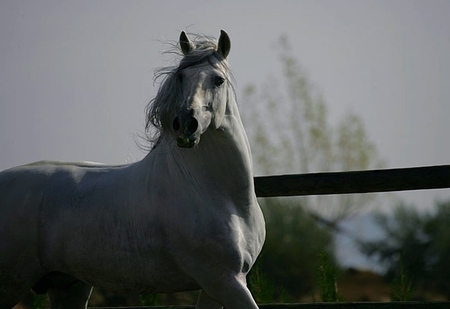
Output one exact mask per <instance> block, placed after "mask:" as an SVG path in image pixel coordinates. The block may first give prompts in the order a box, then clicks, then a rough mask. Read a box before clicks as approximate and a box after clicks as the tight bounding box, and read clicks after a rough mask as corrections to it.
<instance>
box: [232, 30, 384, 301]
mask: <svg viewBox="0 0 450 309" xmlns="http://www.w3.org/2000/svg"><path fill="white" fill-rule="evenodd" d="M278 46H279V61H280V65H281V68H282V76H283V79H282V83H281V84H280V79H278V78H270V81H269V82H266V83H264V84H263V85H261V86H259V87H258V86H255V85H248V86H247V87H245V89H244V95H243V102H244V104H242V105H241V114H242V116H243V120H244V124H245V126H246V129H247V133H248V135H249V140H250V143H251V146H252V152H253V156H254V164H255V170H256V172H257V174H266V175H271V174H282V173H309V172H320V171H338V170H359V169H370V168H377V167H380V166H381V165H382V163H381V160H380V159H379V158H378V153H377V151H376V147H375V145H374V143H373V142H371V141H370V140H369V138H368V136H367V133H366V130H365V128H364V124H363V121H362V120H361V118H360V117H358V116H357V115H355V114H349V115H347V116H346V117H345V118H344V119H343V120H342V121H341V122H340V123H339V124H338V125H337V126H333V125H331V124H330V121H329V119H328V110H327V105H326V102H325V100H324V98H323V95H322V94H321V92H320V91H319V90H318V89H317V87H316V86H315V85H314V84H313V83H312V82H311V81H310V79H309V76H308V74H307V72H306V70H305V69H304V68H303V67H302V66H301V65H300V63H299V62H298V60H297V59H296V58H295V56H294V53H293V50H292V48H291V47H290V45H289V42H288V40H287V38H286V37H282V38H280V40H279V42H278ZM255 106H257V108H255ZM373 198H374V196H373V195H347V196H334V197H325V196H315V197H301V198H283V199H264V200H260V203H261V206H262V208H263V212H264V214H265V218H266V221H267V240H266V244H265V247H264V249H263V252H262V255H261V257H260V260H259V262H258V265H257V269H258V273H259V276H260V277H262V278H265V279H264V280H265V281H266V282H267V281H272V282H273V286H272V287H271V288H270V290H271V291H273V294H274V299H275V300H278V301H279V300H280V298H281V295H282V294H283V291H284V292H286V293H289V295H290V296H291V297H300V296H305V295H311V294H312V293H314V290H315V289H317V284H318V282H317V279H318V274H321V275H323V276H322V277H323V278H322V279H324V280H325V281H324V280H322V282H320V286H321V287H327V289H328V290H329V291H328V292H327V291H324V290H323V289H322V294H323V295H325V294H326V293H328V295H330V293H334V292H336V290H333V291H334V292H333V291H331V290H330V289H329V287H330V286H331V287H334V286H335V282H326V280H330V279H329V278H331V277H333V278H332V279H331V280H334V281H335V280H336V278H335V277H336V276H334V275H333V276H331V277H330V276H328V274H331V272H329V271H322V272H317V270H318V269H322V270H333V272H334V273H337V271H336V272H335V271H334V270H335V269H336V267H335V266H336V261H335V259H334V256H333V242H332V235H331V233H330V230H327V229H325V227H324V226H321V225H320V223H319V221H320V220H316V219H317V218H319V219H320V218H321V217H324V216H325V217H327V222H329V223H330V225H333V224H337V223H338V222H339V220H341V219H344V218H346V217H348V216H350V215H352V214H354V213H355V212H356V211H358V210H359V209H361V208H362V207H363V206H366V205H368V204H370V203H371V202H373ZM324 256H326V257H327V259H326V261H327V264H328V265H318V262H319V264H320V261H322V262H323V261H325V259H321V258H320V257H324ZM261 274H262V276H261ZM319 279H320V278H319ZM265 285H266V286H268V284H265ZM256 290H257V289H256ZM253 291H255V289H253ZM324 293H325V294H324ZM266 294H267V293H266ZM266 294H264V298H265V299H267V295H266ZM334 296H336V297H334ZM334 296H333V297H332V298H334V299H338V295H337V294H336V295H334ZM329 298H330V297H327V299H329Z"/></svg>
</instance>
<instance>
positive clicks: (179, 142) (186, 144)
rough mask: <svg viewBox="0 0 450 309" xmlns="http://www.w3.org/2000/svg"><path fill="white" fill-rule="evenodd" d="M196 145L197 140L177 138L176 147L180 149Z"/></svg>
mask: <svg viewBox="0 0 450 309" xmlns="http://www.w3.org/2000/svg"><path fill="white" fill-rule="evenodd" d="M197 144H198V139H191V138H189V137H182V136H178V138H177V146H178V147H181V148H192V147H194V146H195V145H197Z"/></svg>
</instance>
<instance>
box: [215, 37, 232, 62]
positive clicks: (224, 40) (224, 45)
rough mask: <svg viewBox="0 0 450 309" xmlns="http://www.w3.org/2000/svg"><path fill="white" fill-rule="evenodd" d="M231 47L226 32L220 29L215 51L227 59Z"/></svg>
mask: <svg viewBox="0 0 450 309" xmlns="http://www.w3.org/2000/svg"><path fill="white" fill-rule="evenodd" d="M230 49H231V40H230V37H229V36H228V33H226V32H225V31H223V30H220V37H219V43H218V44H217V51H218V52H219V54H221V55H222V57H223V58H224V59H227V57H228V54H229V53H230Z"/></svg>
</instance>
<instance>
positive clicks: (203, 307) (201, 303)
mask: <svg viewBox="0 0 450 309" xmlns="http://www.w3.org/2000/svg"><path fill="white" fill-rule="evenodd" d="M222 308H223V307H222V305H221V304H219V303H218V302H216V301H215V300H213V299H212V298H211V297H209V296H208V294H206V292H205V291H201V292H200V296H199V297H198V300H197V304H196V305H195V309H222Z"/></svg>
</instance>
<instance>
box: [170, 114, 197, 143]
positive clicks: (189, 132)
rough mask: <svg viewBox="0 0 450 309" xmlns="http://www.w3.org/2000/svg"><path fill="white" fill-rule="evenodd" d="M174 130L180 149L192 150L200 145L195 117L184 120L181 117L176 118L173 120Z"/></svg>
mask: <svg viewBox="0 0 450 309" xmlns="http://www.w3.org/2000/svg"><path fill="white" fill-rule="evenodd" d="M173 130H174V132H175V134H176V141H177V145H178V147H182V148H192V147H194V146H195V145H197V144H198V142H199V140H200V136H199V134H196V133H197V130H198V121H197V119H195V117H192V116H191V117H188V118H186V119H184V121H183V120H182V118H180V117H175V119H174V120H173Z"/></svg>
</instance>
